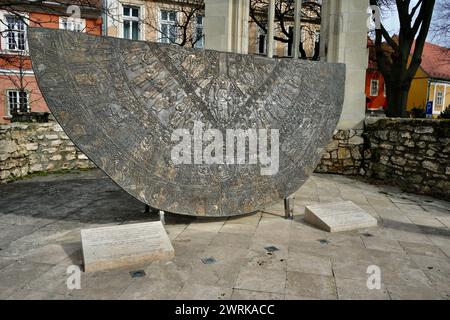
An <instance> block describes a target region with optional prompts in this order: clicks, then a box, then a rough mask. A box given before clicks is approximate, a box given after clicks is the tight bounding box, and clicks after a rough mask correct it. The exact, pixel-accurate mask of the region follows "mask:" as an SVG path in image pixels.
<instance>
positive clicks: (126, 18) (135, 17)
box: [123, 6, 141, 40]
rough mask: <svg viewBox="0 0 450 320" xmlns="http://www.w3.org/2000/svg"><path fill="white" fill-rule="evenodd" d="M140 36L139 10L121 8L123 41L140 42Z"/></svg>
mask: <svg viewBox="0 0 450 320" xmlns="http://www.w3.org/2000/svg"><path fill="white" fill-rule="evenodd" d="M140 34H141V26H140V18H139V8H138V7H132V6H123V37H124V38H125V39H131V40H140Z"/></svg>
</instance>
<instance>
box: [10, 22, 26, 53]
mask: <svg viewBox="0 0 450 320" xmlns="http://www.w3.org/2000/svg"><path fill="white" fill-rule="evenodd" d="M5 20H6V27H7V30H6V49H7V50H11V51H22V50H26V35H25V23H24V21H23V18H21V17H19V16H6V17H5Z"/></svg>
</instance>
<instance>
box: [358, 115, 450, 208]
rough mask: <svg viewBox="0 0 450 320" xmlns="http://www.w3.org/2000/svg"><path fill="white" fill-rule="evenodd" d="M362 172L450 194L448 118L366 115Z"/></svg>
mask: <svg viewBox="0 0 450 320" xmlns="http://www.w3.org/2000/svg"><path fill="white" fill-rule="evenodd" d="M364 136H365V138H366V140H367V145H368V150H367V151H368V152H367V153H368V154H370V158H367V159H366V160H367V162H366V167H367V168H366V173H365V175H366V176H368V177H372V178H378V179H382V180H385V181H388V182H390V183H394V184H396V185H399V186H401V187H403V188H404V189H405V190H408V191H413V192H417V193H423V194H430V195H433V196H438V197H443V198H447V199H449V198H450V121H448V120H426V119H375V118H368V119H367V121H366V128H365V130H364Z"/></svg>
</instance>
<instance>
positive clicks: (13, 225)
mask: <svg viewBox="0 0 450 320" xmlns="http://www.w3.org/2000/svg"><path fill="white" fill-rule="evenodd" d="M338 200H351V201H353V202H354V203H356V204H357V205H359V206H360V207H362V208H364V209H365V210H366V211H368V212H369V213H370V214H372V215H373V216H374V217H376V218H377V219H378V220H379V226H378V227H377V228H371V229H365V230H359V231H353V232H343V233H336V234H329V233H326V232H323V231H320V230H318V229H316V228H314V227H311V226H309V225H307V224H306V223H304V222H303V213H304V208H305V206H306V205H309V204H315V203H319V202H322V203H326V202H334V201H338ZM143 209H144V208H143V205H142V204H141V203H139V202H138V201H136V200H135V199H134V198H132V197H131V196H129V195H128V194H127V193H125V192H124V191H122V190H121V189H120V188H119V187H117V186H116V185H115V184H114V183H113V182H111V180H109V179H108V178H107V177H105V176H104V175H103V174H102V173H100V172H99V171H97V170H93V171H89V172H83V173H78V174H66V175H53V176H48V177H36V178H33V179H30V180H23V181H18V182H14V183H11V184H7V185H1V186H0V299H449V298H450V260H449V257H450V230H449V228H450V202H445V201H441V200H436V199H433V198H429V197H422V196H417V195H411V194H405V193H402V192H401V191H399V190H398V189H396V188H394V187H390V186H379V185H372V184H369V183H367V182H363V181H361V180H358V179H351V178H348V177H342V176H333V175H315V176H313V177H312V178H311V179H310V180H309V181H308V182H307V183H306V184H305V185H304V186H303V187H302V188H301V189H300V190H299V191H298V192H297V193H296V199H295V218H294V220H285V219H284V218H283V214H284V211H283V205H282V204H277V205H275V206H274V207H272V208H270V209H267V210H266V211H265V212H260V213H257V214H254V215H249V216H244V217H239V218H227V219H222V220H217V219H216V220H214V219H201V218H190V217H183V216H176V215H169V214H166V217H165V220H166V229H167V231H168V233H169V236H170V238H171V240H172V242H173V246H174V248H175V252H176V258H175V259H173V260H172V261H170V262H157V263H152V264H148V265H145V266H141V267H138V268H132V269H130V268H128V269H120V270H114V271H109V272H97V273H92V274H84V273H83V274H82V276H81V289H80V290H69V289H68V288H67V285H66V281H67V277H68V275H67V267H68V266H70V265H73V264H75V265H81V264H82V262H81V244H80V229H82V228H91V227H96V226H104V225H115V224H128V223H135V222H145V221H153V220H157V219H158V217H157V216H155V215H150V214H145V213H144V210H143ZM268 245H273V246H276V247H277V248H278V249H279V250H278V251H275V252H268V251H267V250H265V247H267V246H268ZM205 257H214V258H215V259H216V260H217V262H216V263H215V264H209V265H206V264H203V263H202V261H201V258H205ZM373 265H375V266H378V267H379V268H380V270H381V289H380V290H376V289H375V290H369V289H368V288H367V280H368V277H369V276H370V274H368V273H367V268H368V267H369V266H373ZM134 270H144V271H145V273H146V275H145V276H144V277H139V278H132V277H131V276H130V271H134Z"/></svg>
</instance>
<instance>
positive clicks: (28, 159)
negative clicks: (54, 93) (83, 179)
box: [0, 121, 95, 183]
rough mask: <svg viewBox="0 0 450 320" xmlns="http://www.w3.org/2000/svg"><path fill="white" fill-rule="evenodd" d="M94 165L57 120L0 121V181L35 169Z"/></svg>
mask: <svg viewBox="0 0 450 320" xmlns="http://www.w3.org/2000/svg"><path fill="white" fill-rule="evenodd" d="M91 167H95V166H94V165H93V163H91V162H90V161H89V160H88V158H87V157H86V156H85V155H84V154H82V153H81V152H80V151H79V150H78V149H77V148H76V147H75V146H74V144H73V143H72V142H71V141H70V140H69V138H68V137H67V136H66V134H65V133H64V131H62V129H61V127H60V126H59V124H58V123H57V122H55V121H50V122H48V123H13V124H7V125H0V183H2V182H8V181H11V180H15V179H17V178H20V177H23V176H26V175H28V174H31V173H35V172H41V171H50V172H51V171H61V170H64V169H84V168H91Z"/></svg>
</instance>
